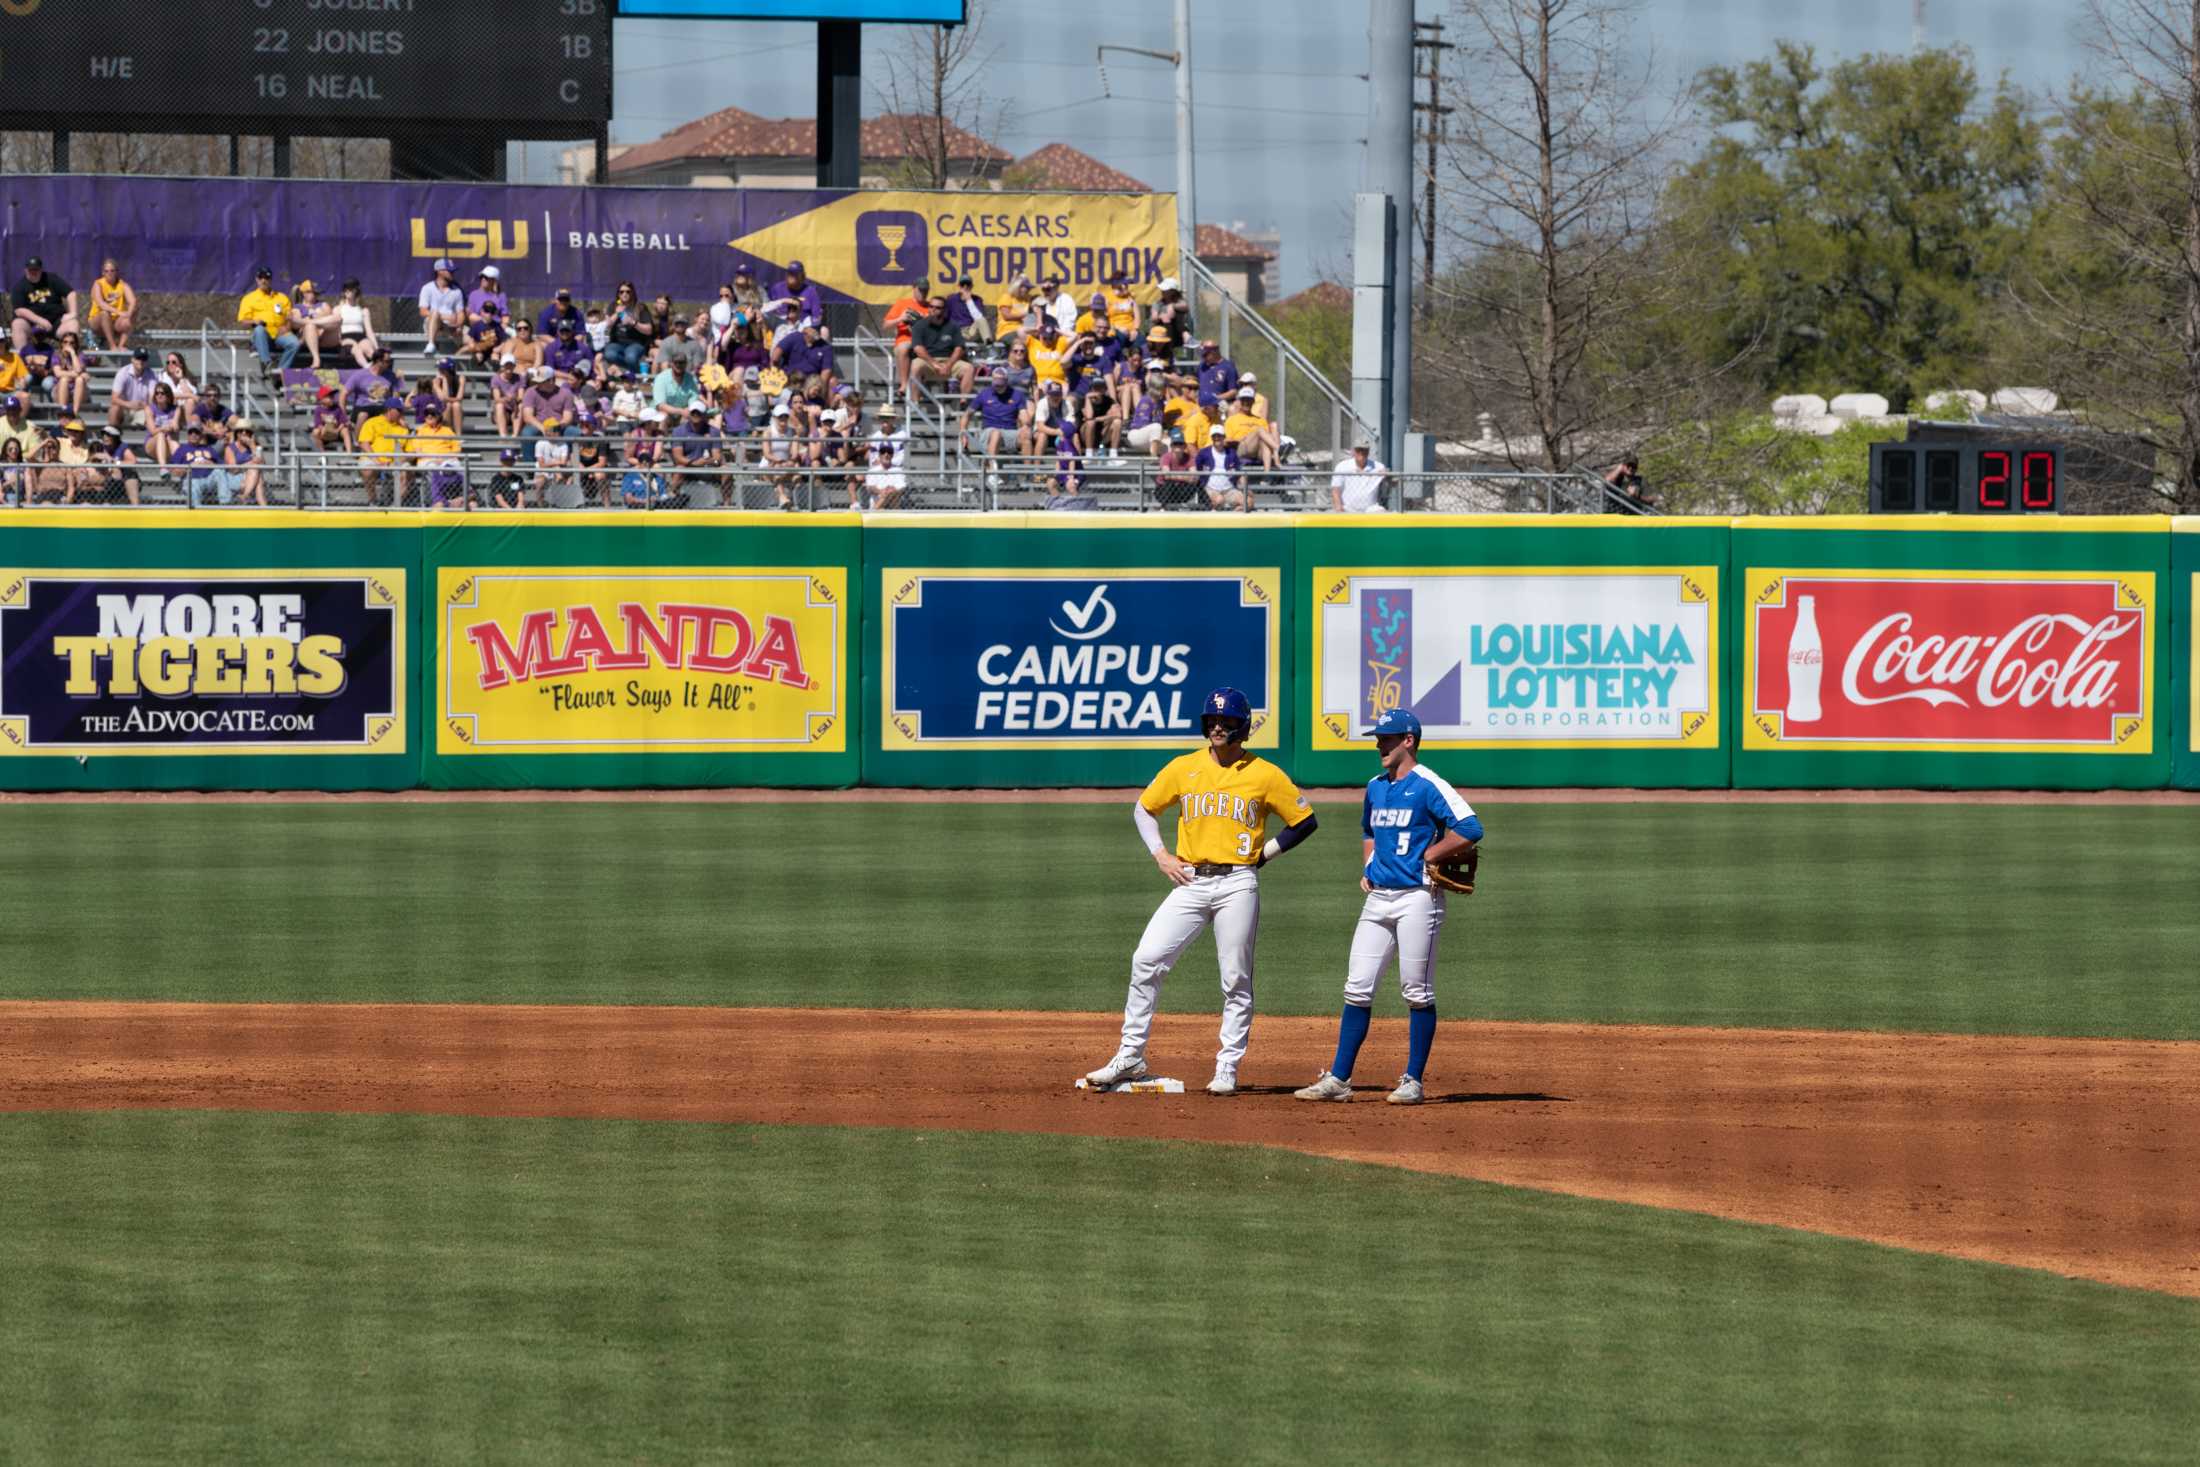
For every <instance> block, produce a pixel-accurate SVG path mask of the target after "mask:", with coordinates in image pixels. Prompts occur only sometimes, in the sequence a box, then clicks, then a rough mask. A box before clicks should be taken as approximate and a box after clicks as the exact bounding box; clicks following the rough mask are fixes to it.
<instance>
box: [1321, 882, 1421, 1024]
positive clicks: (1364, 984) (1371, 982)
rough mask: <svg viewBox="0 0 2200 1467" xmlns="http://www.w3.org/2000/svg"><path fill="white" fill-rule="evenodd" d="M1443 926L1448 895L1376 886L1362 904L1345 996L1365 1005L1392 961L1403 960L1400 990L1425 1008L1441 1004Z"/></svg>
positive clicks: (1419, 889)
mask: <svg viewBox="0 0 2200 1467" xmlns="http://www.w3.org/2000/svg"><path fill="white" fill-rule="evenodd" d="M1443 928H1444V894H1443V893H1442V892H1440V891H1434V890H1432V889H1430V888H1428V887H1425V886H1409V887H1402V888H1397V887H1377V888H1376V889H1375V890H1373V891H1371V892H1369V893H1368V894H1367V900H1366V901H1364V902H1362V903H1361V904H1360V921H1359V924H1358V925H1357V926H1355V927H1354V928H1353V929H1352V958H1351V962H1350V964H1349V965H1348V966H1347V967H1346V969H1345V980H1344V1000H1345V1002H1346V1003H1351V1004H1359V1005H1361V1006H1362V1007H1365V1006H1366V1005H1368V1004H1371V1003H1373V1002H1375V988H1376V985H1378V984H1379V983H1381V982H1382V981H1383V970H1384V969H1385V968H1388V967H1389V966H1390V959H1391V956H1392V955H1393V954H1396V956H1397V959H1398V988H1399V991H1400V992H1402V993H1403V994H1404V995H1405V999H1406V1002H1407V1003H1408V1004H1410V1005H1412V1006H1413V1007H1414V1008H1417V1009H1425V1008H1427V1007H1428V1006H1429V1005H1430V1004H1432V1003H1434V1002H1436V937H1437V934H1438V933H1440V932H1442V931H1443Z"/></svg>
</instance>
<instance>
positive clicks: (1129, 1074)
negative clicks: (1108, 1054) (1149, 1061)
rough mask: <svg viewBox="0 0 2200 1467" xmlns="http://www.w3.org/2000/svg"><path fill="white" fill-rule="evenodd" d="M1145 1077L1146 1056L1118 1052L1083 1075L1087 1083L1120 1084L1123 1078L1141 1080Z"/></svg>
mask: <svg viewBox="0 0 2200 1467" xmlns="http://www.w3.org/2000/svg"><path fill="white" fill-rule="evenodd" d="M1145 1077H1146V1057H1145V1056H1144V1055H1142V1054H1128V1053H1125V1054H1119V1055H1117V1056H1116V1057H1115V1058H1114V1059H1111V1060H1109V1061H1108V1062H1107V1063H1106V1064H1104V1065H1102V1066H1101V1067H1100V1068H1099V1069H1097V1070H1094V1071H1092V1072H1091V1073H1089V1074H1087V1075H1086V1076H1085V1083H1086V1084H1088V1085H1120V1084H1122V1083H1123V1082H1124V1081H1125V1080H1142V1079H1144V1078H1145Z"/></svg>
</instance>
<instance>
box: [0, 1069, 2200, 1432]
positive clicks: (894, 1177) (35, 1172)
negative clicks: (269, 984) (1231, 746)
mask: <svg viewBox="0 0 2200 1467" xmlns="http://www.w3.org/2000/svg"><path fill="white" fill-rule="evenodd" d="M0 1197H4V1198H5V1199H6V1200H5V1201H4V1202H0V1213H4V1219H5V1226H0V1277H5V1278H7V1279H8V1281H9V1286H8V1288H7V1290H6V1291H5V1295H4V1297H0V1399H4V1400H6V1401H8V1402H9V1408H8V1410H6V1411H5V1412H0V1459H4V1460H21V1461H63V1460H67V1461H102V1462H129V1461H177V1460H223V1461H228V1462H237V1463H285V1462H293V1461H304V1460H315V1461H389V1462H398V1461H448V1460H459V1459H476V1458H492V1459H508V1460H528V1461H535V1462H557V1461H591V1460H609V1459H616V1460H622V1461H629V1460H632V1461H706V1460H707V1461H724V1462H754V1461H775V1462H802V1461H851V1460H867V1461H882V1460H894V1461H910V1462H947V1461H954V1462H968V1463H986V1462H1004V1463H1006V1462H1015V1463H1027V1462H1042V1461H1066V1460H1072V1459H1074V1460H1083V1461H1090V1460H1094V1459H1095V1458H1096V1457H1097V1456H1108V1457H1121V1458H1124V1459H1129V1460H1152V1461H1193V1460H1233V1461H1255V1462H1261V1461H1320V1460H1336V1461H1356V1462H1397V1461H1407V1460H1414V1459H1421V1460H1435V1461H1465V1460H1493V1461H1496V1460H1501V1461H1538V1460H1565V1461H1584V1460H1590V1461H1603V1460H1614V1461H1616V1460H1627V1461H1642V1462H1687V1463H1706V1462H1733V1461H1742V1462H1761V1461H1771V1460H1794V1461H1848V1460H1874V1461H1893V1462H1901V1461H1917V1462H1934V1463H1938V1462H1943V1461H1994V1462H2004V1463H2022V1462H2058V1461H2070V1460H2095V1461H2100V1460H2116V1461H2128V1462H2146V1461H2180V1462H2181V1461H2188V1460H2190V1456H2189V1454H2190V1448H2191V1443H2192V1441H2193V1440H2194V1439H2195V1437H2196V1434H2200V1391H2196V1390H2195V1389H2194V1388H2193V1387H2194V1384H2195V1382H2194V1376H2193V1363H2192V1362H2193V1356H2192V1352H2191V1348H2190V1346H2191V1342H2192V1340H2193V1339H2194V1338H2195V1335H2196V1332H2200V1305H2196V1304H2195V1303H2193V1302H2192V1301H2189V1300H2179V1299H2172V1298H2167V1297H2162V1296H2155V1295H2147V1294H2141V1293H2137V1292H2132V1291H2124V1290H2116V1289H2110V1288H2106V1287H2102V1286H2098V1285H2089V1284H2078V1283H2071V1282H2067V1281H2063V1280H2058V1279H2055V1278H2052V1277H2049V1276H2047V1275H2042V1274H2036V1273H2028V1272H2025V1271H2021V1270H2015V1269H2006V1268H1997V1267H1993V1266H1989V1265H1980V1264H1970V1263H1963V1262H1958V1261H1954V1260H1948V1259H1940V1258H1933V1257H1929V1256H1925V1255H1918V1254H1908V1253H1902V1252H1897V1251H1892V1250H1886V1249H1879V1248H1873V1247H1870V1246H1868V1245H1864V1244H1857V1243H1850V1242H1845V1241H1841V1240H1835V1239H1828V1238H1821V1237H1815V1236H1811V1235H1805V1234H1797V1233H1789V1232H1784V1231H1781V1230H1777V1229H1770V1228H1759V1227H1750V1226H1746V1225H1741V1224H1734V1223H1726V1222H1721V1221H1717V1220H1713V1219H1706V1218H1701V1217H1694V1216H1688V1215H1682V1214H1672V1213H1661V1212H1657V1211H1652V1210H1648V1209H1641V1208H1633V1207H1625V1206H1620V1205H1615V1204H1607V1203H1590V1202H1583V1201H1578V1200H1573V1199H1566V1198H1558V1197H1551V1196H1546V1195H1541V1194H1536V1193H1528V1192H1519V1191H1514V1190H1510V1189H1506V1188H1501V1187H1494V1186H1488V1185H1483V1184H1476V1183H1470V1182H1460V1181H1455V1180H1449V1179H1443V1178H1432V1177H1423V1176H1417V1175H1413V1174H1408V1173H1403V1172H1395V1171H1390V1170H1387V1169H1382V1168H1372V1167H1359V1166H1351V1165H1347V1164H1341V1163H1334V1162H1325V1161H1320V1160H1316V1159H1313V1158H1308V1157H1302V1156H1297V1155H1293V1154H1288V1153H1279V1152H1270V1151H1263V1150H1252V1149H1244V1148H1230V1147H1206V1146H1190V1145H1167V1144H1158V1143H1132V1142H1098V1141H1085V1140H1071V1139H1063V1138H1051V1137H1035V1136H972V1135H964V1134H939V1133H910V1132H876V1131H827V1130H814V1129H787V1130H773V1129H757V1128H732V1127H714V1126H665V1125H659V1126H649V1125H641V1124H633V1123H621V1122H577V1121H543V1122H534V1121H529V1122H493V1121H477V1120H465V1119H449V1118H423V1117H337V1116H268V1115H260V1116H244V1115H230V1114H223V1115H208V1114H193V1113H165V1114H110V1115H68V1116H62V1115H36V1116H33V1115H16V1116H7V1117H0Z"/></svg>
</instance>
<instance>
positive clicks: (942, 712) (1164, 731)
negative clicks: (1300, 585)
mask: <svg viewBox="0 0 2200 1467" xmlns="http://www.w3.org/2000/svg"><path fill="white" fill-rule="evenodd" d="M880 584H881V586H882V588H883V593H884V598H885V599H884V602H883V610H884V616H883V662H882V665H881V667H880V675H879V687H880V691H881V697H882V699H883V704H884V706H883V707H882V708H881V709H880V714H881V721H880V744H881V747H882V748H885V749H889V750H914V749H1022V748H1038V747H1053V748H1066V749H1080V748H1082V749H1174V750H1178V751H1181V750H1183V749H1184V748H1186V747H1189V746H1192V745H1194V744H1196V743H1197V742H1198V740H1199V715H1200V701H1201V699H1202V698H1203V697H1204V696H1205V695H1206V693H1207V692H1208V691H1209V690H1210V689H1213V688H1217V687H1223V686H1229V687H1236V688H1241V689H1243V690H1244V692H1245V694H1246V696H1247V697H1249V698H1250V699H1251V700H1252V704H1253V731H1252V735H1251V737H1249V738H1248V739H1247V740H1246V743H1247V745H1248V746H1249V747H1251V748H1255V749H1273V748H1275V747H1277V744H1278V736H1277V735H1278V720H1277V718H1276V711H1277V707H1278V702H1277V689H1278V677H1279V671H1280V667H1281V655H1280V654H1281V618H1280V616H1279V614H1278V606H1279V602H1280V592H1281V589H1282V575H1281V573H1280V572H1279V571H1278V570H1276V569H1274V568H1268V569H1215V570H1205V569H1200V570H1189V569H1186V570H1163V569H1119V568H1111V569H1107V570H1057V569H1030V570H976V569H923V568H910V567H896V566H887V567H885V568H884V569H883V570H882V571H881V575H880Z"/></svg>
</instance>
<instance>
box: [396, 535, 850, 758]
mask: <svg viewBox="0 0 2200 1467" xmlns="http://www.w3.org/2000/svg"><path fill="white" fill-rule="evenodd" d="M847 596H848V575H847V571H846V569H845V568H844V567H838V566H832V567H820V568H815V569H807V568H805V569H773V568H753V569H752V568H739V567H722V568H716V567H714V568H701V567H685V568H679V569H664V570H651V569H644V568H636V567H631V566H609V567H595V568H583V567H539V568H522V567H511V566H489V565H482V566H454V565H443V566H439V567H438V568H437V571H436V624H437V625H436V642H437V646H436V665H435V679H436V695H435V696H436V707H435V711H436V740H435V752H436V753H437V755H438V756H441V757H446V758H468V757H478V756H483V755H510V754H528V755H565V756H570V755H578V754H681V753H684V754H759V753H774V752H796V753H802V752H809V753H837V752H839V751H841V750H843V749H845V748H846V747H847V729H846V688H847V669H846V668H845V667H844V665H843V656H844V652H843V649H844V645H845V639H846V631H847V627H846V617H845V610H844V608H845V607H846V605H847Z"/></svg>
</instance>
